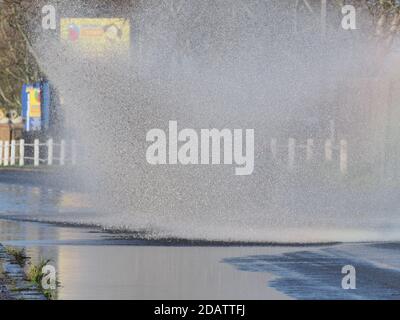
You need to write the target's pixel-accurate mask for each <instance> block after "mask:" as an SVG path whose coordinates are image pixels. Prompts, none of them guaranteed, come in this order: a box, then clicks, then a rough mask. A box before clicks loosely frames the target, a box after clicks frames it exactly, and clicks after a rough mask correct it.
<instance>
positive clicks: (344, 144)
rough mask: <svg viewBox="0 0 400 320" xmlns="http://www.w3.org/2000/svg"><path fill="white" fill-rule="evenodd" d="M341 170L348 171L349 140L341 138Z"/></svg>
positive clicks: (344, 172)
mask: <svg viewBox="0 0 400 320" xmlns="http://www.w3.org/2000/svg"><path fill="white" fill-rule="evenodd" d="M340 172H341V173H343V174H346V173H347V141H346V140H340Z"/></svg>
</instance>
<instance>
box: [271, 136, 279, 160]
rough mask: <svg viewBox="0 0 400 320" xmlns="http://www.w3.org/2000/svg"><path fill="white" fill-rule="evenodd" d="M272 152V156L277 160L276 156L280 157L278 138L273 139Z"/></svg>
mask: <svg viewBox="0 0 400 320" xmlns="http://www.w3.org/2000/svg"><path fill="white" fill-rule="evenodd" d="M271 153H272V158H273V159H274V160H276V158H277V157H278V150H277V147H276V139H275V138H272V139H271Z"/></svg>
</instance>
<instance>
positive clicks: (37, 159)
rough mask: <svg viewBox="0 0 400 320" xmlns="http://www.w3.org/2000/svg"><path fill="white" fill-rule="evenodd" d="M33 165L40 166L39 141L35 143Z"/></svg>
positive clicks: (36, 140)
mask: <svg viewBox="0 0 400 320" xmlns="http://www.w3.org/2000/svg"><path fill="white" fill-rule="evenodd" d="M33 165H34V166H35V167H37V166H38V165H39V139H35V141H34V143H33Z"/></svg>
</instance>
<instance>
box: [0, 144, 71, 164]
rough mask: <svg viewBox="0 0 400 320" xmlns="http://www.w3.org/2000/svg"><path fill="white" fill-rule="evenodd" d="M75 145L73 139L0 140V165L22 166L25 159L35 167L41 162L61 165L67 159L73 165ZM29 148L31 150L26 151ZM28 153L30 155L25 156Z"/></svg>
mask: <svg viewBox="0 0 400 320" xmlns="http://www.w3.org/2000/svg"><path fill="white" fill-rule="evenodd" d="M67 147H69V148H68V149H69V152H67ZM76 147H77V146H76V143H75V141H71V142H70V143H68V144H67V142H66V141H65V140H61V141H60V142H59V143H55V142H54V141H53V139H48V140H47V141H46V142H40V141H39V139H35V140H34V142H33V143H25V141H24V140H23V139H21V140H11V142H10V141H0V165H2V166H5V167H7V166H20V167H22V166H24V165H26V162H27V161H26V160H30V162H31V163H32V164H33V166H35V167H37V166H39V165H41V164H45V165H48V166H51V165H57V164H58V165H60V166H63V165H65V164H66V163H67V160H68V162H69V163H70V164H72V165H75V164H76V155H77V148H76ZM29 148H30V151H31V152H27V150H29ZM41 148H42V152H41ZM43 148H45V150H44V151H45V152H43ZM28 153H30V154H32V155H31V156H27V154H28ZM41 154H42V155H43V154H46V157H45V158H41V157H40V156H41ZM67 156H68V157H67Z"/></svg>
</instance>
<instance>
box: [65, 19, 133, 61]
mask: <svg viewBox="0 0 400 320" xmlns="http://www.w3.org/2000/svg"><path fill="white" fill-rule="evenodd" d="M60 37H61V40H62V41H63V42H64V43H66V44H68V45H71V46H73V47H74V48H77V49H78V50H79V51H80V52H81V53H84V54H90V55H93V54H95V55H99V54H100V55H101V54H105V53H108V52H115V51H120V52H121V51H122V52H128V50H129V42H130V25H129V20H128V19H121V18H62V19H61V21H60Z"/></svg>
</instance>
